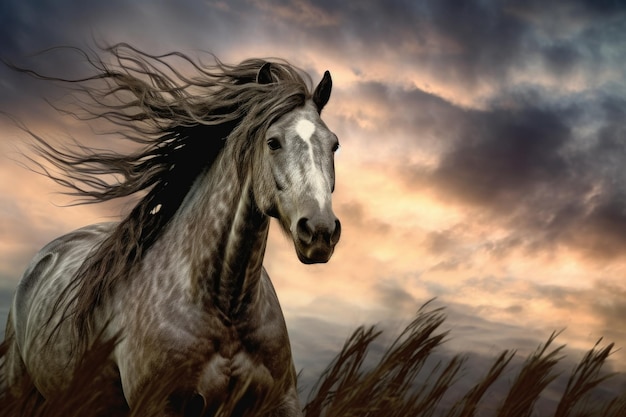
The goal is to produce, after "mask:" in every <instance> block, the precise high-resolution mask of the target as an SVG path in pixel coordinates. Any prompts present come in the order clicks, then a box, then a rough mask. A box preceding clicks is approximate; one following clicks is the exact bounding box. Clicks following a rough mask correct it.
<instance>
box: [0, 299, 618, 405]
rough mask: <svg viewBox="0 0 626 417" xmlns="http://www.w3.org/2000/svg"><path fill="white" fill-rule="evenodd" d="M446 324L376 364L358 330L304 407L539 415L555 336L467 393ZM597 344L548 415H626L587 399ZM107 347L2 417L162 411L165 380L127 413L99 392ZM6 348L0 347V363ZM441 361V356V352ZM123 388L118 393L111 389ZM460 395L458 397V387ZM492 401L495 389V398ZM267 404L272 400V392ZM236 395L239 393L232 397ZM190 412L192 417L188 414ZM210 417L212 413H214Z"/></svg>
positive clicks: (503, 357) (416, 328)
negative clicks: (498, 388)
mask: <svg viewBox="0 0 626 417" xmlns="http://www.w3.org/2000/svg"><path fill="white" fill-rule="evenodd" d="M444 321H445V315H444V313H443V310H442V309H430V308H429V307H428V305H426V306H425V307H422V309H420V310H419V311H418V313H417V316H416V317H415V319H414V320H413V321H412V322H411V323H410V324H409V325H408V326H407V327H406V329H405V330H404V331H403V332H402V333H401V334H400V335H399V336H398V337H397V338H396V339H395V340H394V341H393V342H392V343H391V344H390V345H389V346H388V347H386V350H385V352H384V354H383V355H382V356H381V357H380V358H379V359H377V360H376V361H375V362H374V363H372V359H371V356H372V355H371V351H372V347H373V346H375V344H376V343H379V341H380V336H381V334H382V332H381V331H379V330H376V328H374V327H369V328H365V327H360V328H358V329H356V330H355V332H354V333H353V334H352V336H351V337H350V338H348V340H347V341H346V343H345V345H344V346H343V349H342V350H341V352H340V353H339V354H338V355H337V356H336V357H335V359H334V360H333V361H332V362H331V364H330V365H329V366H328V368H327V369H326V370H325V371H324V372H323V373H322V375H321V376H320V378H319V380H318V382H317V383H316V385H315V388H314V389H313V391H312V392H311V394H310V395H309V398H308V401H307V404H306V406H305V410H304V411H305V415H306V416H307V417H339V416H341V417H350V416H359V417H377V416H381V417H383V416H384V417H396V416H398V417H400V416H402V417H407V416H425V417H431V416H432V417H435V416H437V417H473V416H476V417H478V416H485V415H495V416H497V417H517V416H519V417H526V416H535V415H546V414H538V412H537V407H536V404H537V401H538V400H539V399H540V398H541V396H542V394H545V392H546V388H547V387H548V386H549V385H550V384H551V383H553V382H554V381H555V379H556V378H557V376H558V375H559V372H558V369H557V365H558V364H560V363H561V362H562V361H563V359H564V354H563V349H564V346H558V347H553V346H552V345H553V343H554V341H555V339H556V337H557V336H558V334H556V333H553V334H552V335H551V336H550V337H549V339H548V340H547V342H546V343H544V344H543V345H541V346H540V347H539V348H538V349H537V350H536V351H535V352H533V353H532V354H530V355H529V356H528V357H527V358H526V360H525V361H524V362H523V364H522V365H521V367H520V368H519V371H517V372H516V373H515V374H514V376H513V377H511V376H510V375H509V379H510V381H508V382H507V381H504V380H503V379H504V378H503V374H504V373H505V370H509V372H510V368H512V365H511V361H512V359H513V358H514V356H515V352H514V351H509V350H505V351H503V352H502V353H501V354H500V355H499V356H497V357H496V358H495V359H494V360H493V363H492V365H491V367H490V368H489V369H487V370H486V372H485V374H484V375H482V376H480V378H479V379H478V380H477V381H476V382H475V383H473V384H472V385H471V388H470V389H469V390H468V391H467V392H466V393H461V395H459V394H458V392H455V390H454V389H453V387H454V385H455V382H457V381H458V380H459V379H460V378H461V377H462V375H463V372H462V371H463V369H464V362H465V358H464V357H463V356H460V355H456V356H452V357H451V358H448V359H442V360H439V361H436V360H434V359H433V358H435V357H436V356H437V355H436V352H437V351H438V350H439V349H440V347H441V345H442V343H444V342H445V339H446V336H447V332H444V331H441V330H440V328H441V325H442V324H443V323H444ZM600 343H601V341H598V343H596V345H595V346H594V347H593V348H592V349H590V350H589V351H588V352H587V353H586V354H585V355H584V357H583V358H582V359H581V361H580V362H579V363H578V364H577V365H576V366H575V367H574V368H573V370H572V371H571V374H570V375H569V379H568V380H567V383H566V386H565V389H564V390H563V392H562V393H561V396H560V399H559V400H558V401H557V404H556V407H555V409H554V410H553V411H551V412H550V414H549V415H553V416H554V417H565V416H571V417H593V416H602V417H623V416H626V393H625V394H623V395H621V396H618V395H615V396H614V397H613V398H612V399H608V400H606V401H604V403H597V402H595V403H594V402H593V401H592V399H593V397H594V396H593V393H594V390H595V389H597V388H598V387H599V386H600V385H601V384H602V383H605V381H606V380H607V379H609V378H611V377H613V376H614V375H612V374H607V373H603V371H602V366H603V365H604V363H605V362H606V360H607V358H608V357H609V355H610V354H611V352H612V351H613V347H614V346H613V344H608V345H606V346H601V345H600ZM113 346H114V343H113V342H107V343H103V344H101V345H99V346H98V347H97V348H96V349H93V350H92V351H90V352H89V353H88V354H87V355H86V356H85V358H84V359H83V361H82V364H81V368H80V371H79V372H77V374H76V378H75V380H74V381H73V383H72V386H71V389H70V390H69V391H68V394H67V395H64V396H63V397H61V398H55V399H50V400H47V401H44V400H43V399H42V398H41V396H39V395H38V394H37V392H36V390H34V389H33V387H32V384H30V383H28V381H26V382H25V385H24V387H23V388H24V390H23V392H25V393H26V394H25V395H23V396H21V397H20V398H10V397H9V396H8V395H7V394H6V393H2V394H1V395H2V396H1V397H0V417H5V416H6V417H9V416H11V417H18V416H29V417H30V416H37V417H57V416H63V417H74V416H76V417H78V416H81V417H83V416H124V417H134V416H157V415H160V413H161V411H162V410H163V409H164V408H165V407H166V397H167V392H166V389H167V386H168V384H167V382H164V381H159V385H158V386H155V387H154V389H153V390H151V395H150V396H149V397H146V398H144V399H143V401H142V403H141V404H140V406H139V407H138V408H137V409H136V410H133V411H132V412H131V411H129V410H128V409H127V408H126V407H125V405H124V404H113V403H112V402H111V399H112V398H115V396H116V394H117V392H116V391H115V390H113V391H112V390H110V389H108V390H105V389H103V387H102V386H101V385H102V384H99V383H98V382H99V378H100V377H101V376H102V375H103V374H104V373H106V372H111V367H110V364H109V363H108V362H107V360H106V358H107V356H108V354H109V352H110V351H111V349H112V348H113ZM5 350H6V347H5V346H4V345H2V346H0V358H2V356H3V355H4V353H5ZM439 356H440V355H439ZM184 373H185V370H177V371H173V373H172V375H171V378H172V380H175V379H176V378H182V377H184ZM498 384H500V385H501V384H505V385H507V387H508V388H507V391H506V393H505V395H503V396H502V398H499V399H498V398H496V399H495V400H494V399H493V395H492V396H491V397H490V399H489V401H490V402H492V403H493V401H496V404H497V405H496V407H495V408H493V409H491V410H490V408H491V407H484V404H483V403H484V402H485V397H486V394H487V393H488V392H492V391H494V390H493V388H494V386H495V385H498ZM117 389H119V388H117ZM457 391H458V390H457ZM492 394H493V392H492ZM269 395H270V398H271V394H269ZM235 397H236V396H235ZM270 402H271V401H270ZM233 406H234V403H233V404H230V405H229V404H225V405H224V407H223V408H222V409H221V410H218V411H217V412H216V413H215V414H214V415H215V416H231V415H233V416H238V417H239V416H242V415H244V414H245V415H249V416H264V415H267V416H269V415H272V414H271V410H247V412H243V411H241V410H237V411H233ZM190 414H191V415H194V414H193V413H190ZM212 415H213V414H212Z"/></svg>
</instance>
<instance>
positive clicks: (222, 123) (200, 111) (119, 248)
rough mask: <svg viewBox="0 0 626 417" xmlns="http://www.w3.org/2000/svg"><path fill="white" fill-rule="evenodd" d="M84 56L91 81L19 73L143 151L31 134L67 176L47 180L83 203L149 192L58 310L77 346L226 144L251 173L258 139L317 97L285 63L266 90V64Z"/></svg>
mask: <svg viewBox="0 0 626 417" xmlns="http://www.w3.org/2000/svg"><path fill="white" fill-rule="evenodd" d="M78 51H79V52H80V53H81V54H83V55H84V57H85V58H86V61H87V62H88V64H89V65H90V66H91V67H92V69H93V70H94V74H93V75H91V76H89V77H86V78H82V79H75V80H71V79H63V78H57V77H48V76H44V75H42V74H40V73H37V72H35V71H32V70H25V69H18V70H20V71H23V72H27V73H30V74H31V75H33V76H35V77H38V78H42V79H48V80H54V81H62V82H66V83H68V84H69V85H70V86H71V87H72V89H73V90H74V94H75V95H76V96H78V99H77V102H78V103H80V110H81V111H80V112H74V111H73V112H72V113H71V114H72V115H74V116H76V117H79V118H82V119H89V120H105V121H108V122H109V123H111V124H113V126H115V127H116V131H117V132H118V133H119V134H120V135H121V136H122V137H123V138H124V139H125V140H127V141H129V142H132V143H134V144H135V145H137V144H139V145H140V147H141V149H140V150H138V151H136V152H135V153H131V154H121V153H117V152H114V151H108V150H102V149H94V148H89V147H86V146H83V145H79V146H78V147H75V148H69V147H65V148H61V149H58V148H56V147H53V146H52V145H51V144H50V143H48V142H47V141H46V140H45V139H43V138H42V137H40V136H38V135H35V134H33V133H31V135H32V136H33V138H34V139H35V145H34V147H35V150H36V152H37V153H38V154H39V155H40V156H42V157H43V158H44V159H45V160H46V161H47V163H48V164H51V165H53V166H54V167H55V168H56V171H57V172H61V175H57V174H53V173H51V171H50V170H48V169H47V168H44V172H45V174H46V175H47V176H49V177H50V178H52V179H53V180H54V181H56V182H57V183H59V184H61V185H63V186H64V187H67V188H68V192H67V194H70V195H73V196H75V197H78V198H79V200H78V202H79V203H97V202H103V201H107V200H111V199H116V198H120V197H125V196H129V195H133V194H135V193H141V192H144V193H145V195H144V196H143V197H142V198H141V200H140V201H139V203H138V204H137V205H136V206H135V207H134V208H133V209H132V210H131V211H130V213H129V214H128V215H127V216H126V217H125V218H124V219H123V220H122V221H121V222H120V223H119V224H118V225H117V226H116V228H115V229H114V230H113V232H112V233H111V234H110V235H109V236H108V237H107V238H106V239H105V240H104V241H103V242H102V243H101V244H100V245H99V246H98V247H96V248H95V249H94V250H93V251H92V253H91V254H90V255H89V256H88V258H87V259H86V260H85V261H84V262H83V264H82V265H81V267H80V268H79V270H78V271H77V273H76V275H75V276H74V278H73V281H72V285H71V286H70V288H68V290H67V291H66V293H65V294H64V296H63V297H61V298H60V299H59V300H58V302H57V305H56V309H57V310H58V309H62V310H63V315H64V318H65V319H67V318H70V319H72V320H73V321H74V323H75V325H76V326H75V329H76V331H77V332H78V335H77V336H78V340H85V339H86V336H87V334H89V332H88V331H89V328H90V326H91V325H92V321H93V319H92V314H91V313H92V312H93V311H94V309H95V308H97V307H98V306H99V305H100V304H102V303H103V302H104V301H105V300H106V299H108V298H109V297H110V296H111V294H112V289H113V288H114V287H115V286H116V284H117V283H119V282H120V281H122V280H125V279H128V278H129V277H131V276H132V275H133V274H132V273H131V272H132V269H133V267H134V266H136V265H137V264H138V263H139V262H140V261H141V259H142V257H143V255H144V254H145V253H146V251H147V250H148V249H149V248H150V246H151V245H152V244H153V243H154V242H155V241H156V240H157V239H158V238H159V236H160V233H161V231H162V230H163V228H164V227H165V225H167V223H168V222H169V221H170V219H171V218H172V217H173V216H174V215H175V213H176V211H177V209H178V208H179V207H180V205H181V203H182V201H183V199H184V198H185V196H186V194H187V193H188V191H189V189H190V187H191V185H192V183H193V181H194V180H195V178H196V177H197V176H198V175H199V174H200V173H201V172H202V171H203V170H204V169H206V168H207V167H209V166H210V165H211V164H212V163H213V161H214V160H215V158H216V157H217V155H218V154H219V152H220V151H221V150H222V149H223V147H224V144H225V142H226V141H234V142H233V145H232V146H234V147H235V150H236V155H237V156H238V158H239V159H238V160H237V161H233V163H238V164H239V167H240V169H245V167H246V166H247V164H248V163H249V161H250V158H251V157H252V149H253V144H254V142H255V139H256V138H259V137H262V136H263V135H264V134H265V131H266V130H267V128H268V127H269V126H270V125H271V124H272V123H273V122H274V121H276V119H278V118H279V117H280V116H282V115H284V114H286V113H288V112H289V111H292V110H293V109H295V108H296V107H299V106H302V105H303V104H304V102H305V101H306V99H308V98H309V97H310V95H311V93H310V86H311V80H310V77H309V76H308V75H307V74H306V73H304V72H302V71H301V70H299V69H297V68H295V67H293V66H291V65H290V64H289V63H288V62H286V61H282V60H272V63H271V67H270V68H271V78H272V82H271V83H265V84H260V83H258V82H257V74H258V73H259V70H260V69H261V67H262V66H263V64H265V63H266V62H267V61H266V60H263V59H249V60H246V61H243V62H242V63H240V64H239V65H227V64H224V63H222V62H221V61H220V60H219V59H217V58H216V57H215V56H213V55H211V57H212V58H213V61H214V62H213V64H211V65H206V64H202V63H199V62H197V61H195V60H193V59H191V58H190V57H188V56H186V55H184V54H182V53H178V52H173V53H169V54H166V55H158V56H157V55H151V54H148V53H145V52H142V51H140V50H138V49H136V48H134V47H132V46H130V45H128V44H117V45H114V46H111V47H106V48H102V52H103V53H102V54H100V55H98V54H95V55H94V54H88V53H86V52H84V51H81V50H78ZM105 58H107V59H108V61H105ZM177 64H178V65H177ZM187 73H190V74H191V75H186V74H187ZM111 178H113V180H111ZM208 209H210V208H208ZM68 298H69V299H68Z"/></svg>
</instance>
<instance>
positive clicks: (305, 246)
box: [293, 215, 341, 264]
mask: <svg viewBox="0 0 626 417" xmlns="http://www.w3.org/2000/svg"><path fill="white" fill-rule="evenodd" d="M293 234H294V244H295V247H296V253H297V255H298V259H300V262H302V263H304V264H315V263H325V262H328V260H329V259H330V257H331V256H332V254H333V252H334V250H335V245H336V244H337V242H339V237H340V236H341V223H340V222H339V220H338V219H337V218H336V217H335V216H334V215H331V216H324V217H322V216H311V217H302V218H300V220H298V222H297V223H296V227H295V231H294V232H293Z"/></svg>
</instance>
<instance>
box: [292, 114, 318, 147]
mask: <svg viewBox="0 0 626 417" xmlns="http://www.w3.org/2000/svg"><path fill="white" fill-rule="evenodd" d="M296 133H297V134H298V135H299V136H300V137H301V138H302V139H304V141H305V142H306V143H309V140H310V139H311V136H313V133H315V125H314V124H313V122H311V121H309V120H305V119H302V120H300V121H299V122H298V123H297V124H296Z"/></svg>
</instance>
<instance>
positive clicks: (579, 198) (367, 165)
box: [0, 0, 626, 372]
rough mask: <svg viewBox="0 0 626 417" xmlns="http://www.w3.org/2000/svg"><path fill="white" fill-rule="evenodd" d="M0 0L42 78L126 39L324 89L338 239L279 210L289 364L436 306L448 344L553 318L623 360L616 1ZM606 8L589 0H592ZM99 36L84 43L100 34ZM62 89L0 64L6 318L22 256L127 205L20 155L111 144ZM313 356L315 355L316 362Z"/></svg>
mask: <svg viewBox="0 0 626 417" xmlns="http://www.w3.org/2000/svg"><path fill="white" fill-rule="evenodd" d="M5 3H6V5H4V6H3V7H2V12H0V36H1V37H2V42H0V58H2V59H4V60H6V61H9V62H13V63H16V64H19V65H21V66H27V67H33V68H36V69H38V70H39V71H40V72H42V73H45V74H50V75H54V76H57V77H69V78H72V77H78V76H80V74H82V73H83V72H84V71H88V69H87V68H86V67H85V66H84V62H82V61H81V59H80V57H79V56H78V55H77V54H74V55H72V54H71V53H70V54H67V55H63V54H62V53H55V52H54V51H52V52H48V53H44V54H41V55H37V54H36V53H37V52H39V51H41V50H44V49H46V48H50V47H54V46H57V45H73V46H78V47H93V44H94V42H98V41H99V40H102V41H103V42H105V43H108V44H113V43H116V42H128V43H131V44H132V45H134V46H137V47H138V48H140V49H142V50H145V51H147V52H149V53H154V54H161V53H165V52H169V51H181V52H184V53H185V54H187V55H189V56H192V57H194V56H197V57H198V59H199V60H204V61H205V62H209V60H210V57H209V56H208V55H207V54H206V52H204V51H208V52H211V53H215V54H216V56H218V57H219V59H220V60H222V61H224V62H228V63H237V62H239V61H241V60H243V59H246V58H249V57H280V58H284V59H286V60H288V61H289V62H291V63H292V64H294V65H296V66H298V67H300V68H302V69H303V70H305V71H306V72H308V73H309V74H310V75H311V77H312V81H313V84H314V85H315V84H317V83H318V82H319V80H320V79H321V76H322V74H323V73H324V71H325V70H329V71H330V72H331V74H332V76H333V92H332V96H331V99H330V102H329V104H328V106H327V107H325V108H324V112H323V114H322V117H323V119H324V121H325V122H326V124H327V125H328V126H329V128H330V129H331V130H333V131H334V132H335V133H336V134H337V136H338V137H339V140H340V143H341V148H340V150H339V152H338V153H337V155H336V160H335V165H336V176H337V180H336V182H337V184H336V190H335V193H334V196H333V207H334V210H335V213H336V214H337V216H338V217H339V218H340V219H341V222H342V236H341V241H340V243H339V244H338V246H337V249H336V251H335V254H334V255H333V258H332V259H331V260H330V262H329V263H328V264H323V265H312V266H308V265H303V264H301V263H300V262H299V261H298V259H297V257H296V254H295V252H294V248H293V244H292V243H291V241H290V240H289V239H287V238H285V237H284V236H283V235H282V233H281V232H280V230H279V228H278V227H277V226H278V225H277V224H273V225H272V229H271V232H270V238H269V242H268V247H267V251H266V257H265V262H264V264H265V267H266V268H267V270H268V272H269V274H270V277H271V278H272V281H273V283H274V285H275V287H276V290H277V293H278V296H279V299H280V302H281V305H282V308H283V311H284V314H285V317H286V320H287V324H288V327H289V330H290V334H291V336H292V344H293V346H294V356H295V361H296V367H297V368H298V369H302V368H306V369H311V368H312V367H315V366H316V365H315V364H316V363H317V362H318V360H317V359H318V358H327V357H328V352H329V351H330V352H336V351H338V350H339V349H340V348H341V344H342V343H343V340H344V339H345V337H346V336H347V335H349V334H350V332H351V330H352V329H353V328H354V327H356V326H358V325H361V324H364V323H369V324H375V323H380V324H381V325H382V326H388V327H389V328H391V329H394V330H395V329H397V328H398V327H399V326H401V325H402V324H405V323H407V322H408V321H409V320H410V319H411V318H412V316H413V314H414V313H415V311H417V309H418V308H419V307H420V306H421V305H422V304H423V303H425V302H426V301H428V300H430V299H433V298H435V301H434V304H435V305H437V306H446V312H447V314H448V316H449V317H448V320H447V321H446V324H445V326H447V327H446V328H447V329H450V331H451V333H450V340H449V342H448V343H447V344H446V345H445V346H446V348H447V349H450V350H451V351H454V352H456V351H472V352H475V353H476V354H478V355H485V356H487V357H492V356H494V355H495V353H496V352H499V351H500V350H502V349H508V348H510V349H517V350H518V351H519V352H520V354H525V353H527V352H529V351H532V350H534V349H535V348H536V347H537V345H539V344H540V343H542V342H543V341H545V340H546V339H547V337H548V336H549V335H550V334H551V333H552V332H553V331H559V330H563V332H562V333H561V334H560V336H559V337H558V339H557V340H558V342H560V343H562V344H567V349H568V352H569V354H571V356H572V358H574V359H576V358H578V357H579V356H580V355H581V354H582V353H581V352H583V351H584V350H586V349H589V348H591V347H592V346H593V345H594V343H595V342H596V341H597V340H598V339H599V338H601V337H603V338H604V340H606V341H611V342H615V344H616V348H617V349H618V350H617V352H616V353H614V354H613V355H612V356H611V358H610V359H609V364H610V367H611V369H612V370H615V371H620V372H624V371H626V128H625V123H626V24H625V22H626V8H625V7H623V6H621V5H619V2H618V3H610V2H599V3H598V5H596V4H595V3H592V2H584V1H555V2H549V3H548V2H546V3H542V2H536V1H531V2H489V3H488V4H486V3H484V2H474V1H471V2H463V5H460V3H458V2H451V1H441V2H437V1H432V2H430V1H401V0H393V1H390V2H387V1H385V2H383V1H366V2H355V1H348V2H337V3H332V2H314V1H310V0H286V1H274V0H236V1H232V2H230V1H229V2H226V1H212V0H209V1H205V2H194V1H191V0H189V1H187V0H184V1H181V2H176V4H174V3H171V4H170V3H169V2H154V3H144V2H141V3H137V2H132V1H130V0H113V1H112V2H106V5H104V4H98V5H96V4H94V5H88V4H85V5H82V6H80V7H79V8H75V7H76V6H74V5H73V2H70V1H66V0H62V1H57V2H44V3H46V7H41V8H38V7H37V6H36V5H35V4H32V5H31V4H25V3H23V2H20V1H17V0H9V1H7V2H5ZM600 4H602V6H600ZM93 38H95V39H96V41H94V40H93ZM67 93H68V92H67V90H64V86H63V85H62V84H59V83H51V82H46V81H42V80H36V79H34V78H33V77H29V76H28V75H26V74H20V73H17V72H15V71H12V70H10V69H9V68H8V67H6V66H2V67H0V112H1V113H2V114H1V115H0V138H1V140H0V321H1V322H2V324H1V325H0V327H3V326H4V322H5V319H6V314H7V311H8V308H9V303H10V299H11V294H12V292H13V289H14V288H15V286H16V284H17V282H18V280H19V278H20V277H21V274H22V273H23V271H24V269H25V267H26V265H27V263H28V261H29V259H30V258H31V257H32V256H33V255H34V254H35V253H36V252H37V251H38V250H39V249H40V248H41V246H43V245H44V244H45V243H47V242H48V241H50V240H52V239H53V238H55V237H57V236H59V235H61V234H64V233H67V232H69V231H71V230H73V229H76V228H78V227H81V226H84V225H87V224H91V223H97V222H101V221H110V220H114V219H117V218H119V216H121V215H123V214H124V213H125V212H126V211H127V210H128V209H129V208H130V207H131V205H132V200H128V201H121V202H112V203H107V204H104V205H82V206H67V205H68V204H71V203H72V200H71V198H69V197H66V196H64V195H62V194H61V193H62V192H63V189H62V188H60V187H59V186H58V185H56V184H55V183H54V182H52V181H50V180H49V179H47V178H45V177H44V176H42V175H39V174H37V173H35V172H32V171H30V170H28V169H26V168H25V167H24V165H25V164H26V165H28V160H27V159H26V158H25V157H24V155H23V154H25V155H28V154H29V148H28V143H29V141H30V140H31V139H30V138H29V135H28V134H27V133H26V132H24V131H23V130H22V129H20V127H19V126H20V124H21V123H23V124H24V125H25V126H27V127H28V129H30V130H31V131H32V132H34V133H36V134H38V135H42V136H43V137H45V138H47V139H50V140H53V141H54V142H57V143H70V141H71V140H72V139H71V138H75V139H76V140H78V141H79V142H81V143H86V144H90V145H93V146H97V147H116V146H117V147H118V148H116V149H119V146H121V144H120V143H116V142H115V140H114V139H110V138H108V137H106V136H100V135H98V134H97V132H98V131H100V129H104V128H105V126H101V125H91V126H90V125H88V124H87V123H84V122H81V121H78V120H75V119H73V118H71V117H69V116H64V115H62V114H60V113H59V112H57V111H55V110H54V109H53V108H51V107H50V106H49V105H48V104H47V103H46V100H49V101H51V102H53V103H63V104H65V105H71V103H72V102H71V96H69V95H68V94H67ZM323 364H324V362H323V360H321V362H320V363H319V366H322V365H323Z"/></svg>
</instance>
